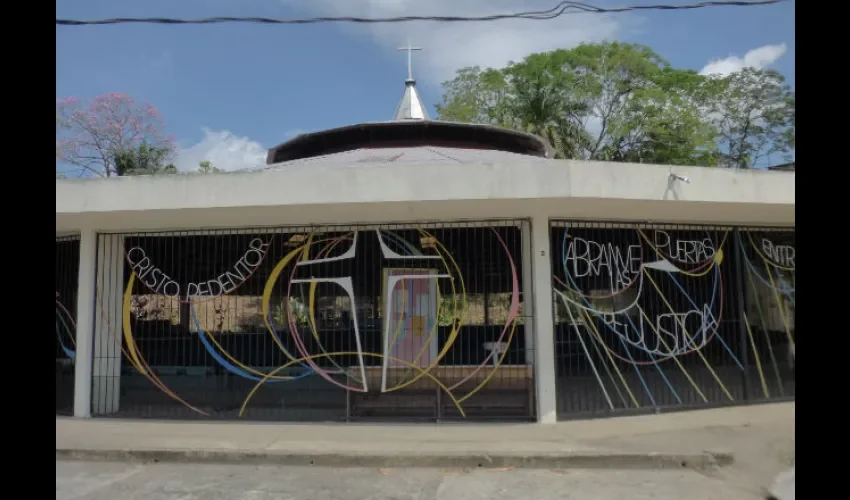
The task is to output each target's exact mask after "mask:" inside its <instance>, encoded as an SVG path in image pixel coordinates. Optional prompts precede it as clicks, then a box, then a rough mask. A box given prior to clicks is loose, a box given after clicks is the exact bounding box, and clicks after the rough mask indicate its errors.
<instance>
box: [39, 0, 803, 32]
mask: <svg viewBox="0 0 850 500" xmlns="http://www.w3.org/2000/svg"><path fill="white" fill-rule="evenodd" d="M784 1H786V0H752V1H743V0H740V1H715V2H699V3H693V4H681V5H632V6H628V7H607V8H606V7H596V6H593V5H588V4H586V3H582V2H560V3H559V4H558V5H556V6H555V7H552V8H551V9H549V10H545V11H529V12H517V13H513V14H494V15H489V16H400V17H309V18H301V19H299V18H270V17H208V18H202V19H173V18H164V17H121V18H113V19H96V20H90V21H81V20H74V19H57V20H56V24H57V25H59V26H85V25H99V24H221V23H257V24H319V23H365V24H378V23H404V22H412V21H430V22H444V23H452V22H454V23H457V22H481V21H502V20H506V19H532V20H546V19H555V18H557V17H561V16H562V15H565V14H577V13H582V12H587V13H592V14H605V13H609V14H615V13H621V12H629V11H639V10H690V9H701V8H705V7H753V6H758V5H770V4H775V3H780V2H784Z"/></svg>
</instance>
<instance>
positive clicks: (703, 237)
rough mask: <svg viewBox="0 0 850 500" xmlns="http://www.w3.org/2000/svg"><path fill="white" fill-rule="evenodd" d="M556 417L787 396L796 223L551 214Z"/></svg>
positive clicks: (791, 387) (791, 392)
mask: <svg viewBox="0 0 850 500" xmlns="http://www.w3.org/2000/svg"><path fill="white" fill-rule="evenodd" d="M550 236H551V246H552V266H553V267H552V273H553V276H552V280H553V283H552V285H553V291H554V323H555V342H556V369H557V381H556V387H557V404H558V413H559V415H561V416H562V417H575V416H587V415H593V414H611V413H618V414H620V413H630V412H641V411H653V412H655V411H661V410H664V409H671V408H688V407H706V406H713V405H724V404H734V403H741V402H750V401H759V400H770V399H777V398H792V397H793V396H794V364H793V356H794V335H795V331H794V301H795V284H794V283H795V281H794V276H795V255H794V248H795V246H794V230H793V229H770V228H733V227H709V226H675V225H635V224H615V223H588V222H577V221H576V222H569V221H553V222H552V223H551V228H550Z"/></svg>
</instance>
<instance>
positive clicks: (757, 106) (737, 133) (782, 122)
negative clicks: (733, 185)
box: [709, 68, 796, 168]
mask: <svg viewBox="0 0 850 500" xmlns="http://www.w3.org/2000/svg"><path fill="white" fill-rule="evenodd" d="M710 84H711V85H712V86H713V104H712V106H711V107H710V109H709V111H710V113H709V117H710V121H711V123H712V125H713V126H714V127H715V128H716V129H717V134H718V145H719V149H720V152H721V154H722V156H723V158H724V160H725V163H726V166H728V167H731V168H752V167H754V166H755V165H756V164H757V162H758V161H759V160H760V159H762V158H764V157H765V156H767V155H771V154H781V155H783V156H785V157H786V158H790V155H791V154H792V153H793V151H794V147H795V133H796V130H795V125H796V122H795V109H796V102H795V100H796V95H795V92H794V91H793V90H791V88H790V87H789V86H788V85H787V84H786V83H785V78H784V77H783V76H782V75H781V74H779V73H778V72H776V71H774V70H758V69H753V68H744V69H743V70H741V71H739V72H736V73H732V74H731V75H729V76H727V77H725V78H712V79H711V82H710Z"/></svg>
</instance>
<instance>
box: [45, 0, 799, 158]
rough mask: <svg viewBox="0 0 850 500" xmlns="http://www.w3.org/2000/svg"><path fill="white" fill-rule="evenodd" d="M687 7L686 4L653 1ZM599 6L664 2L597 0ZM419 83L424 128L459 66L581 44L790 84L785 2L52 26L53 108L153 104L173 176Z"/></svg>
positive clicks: (368, 7) (374, 114) (288, 4)
mask: <svg viewBox="0 0 850 500" xmlns="http://www.w3.org/2000/svg"><path fill="white" fill-rule="evenodd" d="M661 1H662V2H663V3H671V4H675V3H690V2H691V0H661ZM594 3H595V4H597V5H604V6H622V5H635V4H641V3H644V4H649V3H660V2H659V0H615V1H612V0H597V1H596V2H594ZM555 4H557V0H429V1H427V2H426V1H422V0H146V1H144V2H140V1H138V0H57V4H56V16H57V17H61V18H71V19H94V18H106V17H181V18H186V17H194V18H196V17H211V16H267V17H309V16H336V15H357V16H369V17H380V16H395V15H428V14H432V15H442V14H448V15H482V14H490V13H502V12H514V11H519V10H537V9H539V8H540V7H543V8H549V7H551V6H554V5H555ZM408 39H410V40H411V42H412V43H413V44H414V45H420V46H422V47H424V49H425V50H424V51H422V52H417V53H415V54H414V67H413V71H414V76H415V77H416V78H417V81H418V82H419V88H420V92H421V94H422V99H423V101H424V102H425V104H426V106H428V108H429V112H430V113H431V115H432V117H433V116H434V115H435V114H436V113H435V112H434V110H433V106H434V104H436V103H438V102H440V98H441V95H442V94H441V87H440V83H441V82H442V81H445V80H447V79H449V78H450V77H451V75H452V73H453V71H454V70H455V69H457V68H460V67H463V66H467V65H473V64H479V65H481V66H502V65H503V64H504V63H505V62H507V61H509V60H518V59H521V58H522V57H523V56H525V55H528V54H530V53H533V52H539V51H544V50H551V49H555V48H561V47H567V48H568V47H572V46H575V45H576V44H578V43H581V42H594V41H601V40H622V41H627V42H637V43H642V44H646V45H649V46H650V47H652V48H653V49H655V50H656V51H657V52H658V53H660V54H661V55H662V56H663V57H665V58H666V59H668V60H669V61H670V62H671V63H672V64H673V65H675V66H677V67H685V68H693V69H695V70H703V69H704V68H706V66H708V65H709V64H711V65H712V66H710V68H711V69H714V70H717V71H722V72H729V71H735V70H736V69H740V68H741V67H743V66H755V67H770V68H774V69H776V70H778V71H780V72H781V73H783V74H784V75H785V76H786V78H787V79H788V81H789V83H791V84H792V85H793V84H794V59H795V47H794V45H795V44H794V1H793V0H791V1H787V2H784V3H780V4H777V5H768V6H760V7H745V8H740V7H737V8H736V7H721V8H707V9H699V10H689V11H674V12H655V11H650V12H640V13H626V14H616V15H610V16H603V15H592V14H582V15H572V16H564V17H561V18H559V19H556V20H552V21H508V22H496V23H475V24H440V25H438V24H433V23H412V24H410V23H409V24H395V25H350V24H317V25H303V26H279V25H268V26H267V25H253V24H251V25H227V24H224V25H202V26H193V25H173V26H169V25H115V26H83V27H62V26H57V28H56V97H57V98H63V97H68V96H72V97H78V98H83V99H89V98H92V97H94V96H97V95H101V94H105V93H110V92H119V93H126V94H130V95H132V96H133V97H135V98H137V99H139V100H146V101H149V102H150V103H152V104H153V105H155V106H156V107H157V108H158V109H159V110H160V112H161V113H162V114H163V115H164V117H165V119H166V121H167V126H168V132H169V133H171V134H173V135H174V136H175V137H176V139H177V141H178V144H179V146H180V148H181V149H180V154H179V156H178V166H179V167H181V168H183V169H188V168H195V167H196V166H197V164H198V162H199V161H201V160H205V159H206V160H210V161H212V162H213V163H214V164H216V165H218V166H220V167H223V168H226V169H235V168H243V167H246V166H251V165H259V164H262V163H263V162H264V156H265V150H266V149H267V148H269V147H271V146H274V145H276V144H278V143H280V142H283V141H285V140H287V139H289V138H290V137H292V136H294V135H297V134H298V133H300V132H304V131H314V130H321V129H324V128H329V127H335V126H341V125H347V124H352V123H359V122H364V121H378V120H386V119H389V118H390V117H391V116H392V114H393V112H394V111H395V107H396V105H397V104H398V100H399V99H400V97H401V94H402V91H403V88H404V78H405V77H406V73H407V67H406V56H405V54H404V53H402V52H398V51H396V50H395V48H396V47H397V46H399V45H404V44H405V43H406V41H407V40H408Z"/></svg>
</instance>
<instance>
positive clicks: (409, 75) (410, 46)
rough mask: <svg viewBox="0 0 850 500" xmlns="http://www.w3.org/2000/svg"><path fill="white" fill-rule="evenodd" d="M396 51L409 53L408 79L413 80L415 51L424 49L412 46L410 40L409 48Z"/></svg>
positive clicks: (400, 48) (408, 42)
mask: <svg viewBox="0 0 850 500" xmlns="http://www.w3.org/2000/svg"><path fill="white" fill-rule="evenodd" d="M396 50H406V51H407V79H408V80H413V51H414V50H422V47H414V46H412V45H410V40H408V41H407V47H399V48H398V49H396Z"/></svg>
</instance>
